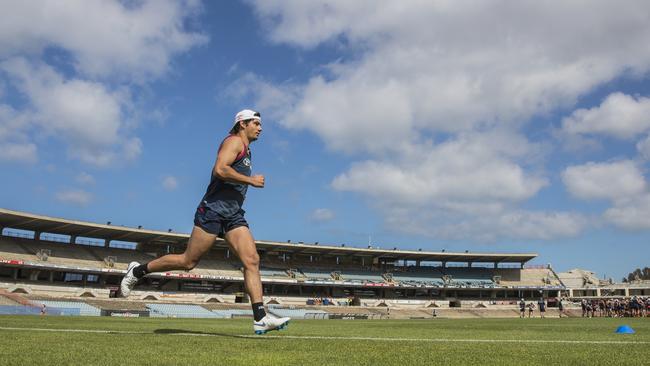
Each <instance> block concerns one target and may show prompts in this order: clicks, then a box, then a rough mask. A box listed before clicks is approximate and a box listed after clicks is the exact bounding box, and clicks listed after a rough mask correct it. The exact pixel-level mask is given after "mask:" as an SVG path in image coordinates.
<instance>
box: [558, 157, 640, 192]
mask: <svg viewBox="0 0 650 366" xmlns="http://www.w3.org/2000/svg"><path fill="white" fill-rule="evenodd" d="M562 181H563V182H564V184H565V185H566V187H567V189H568V191H569V192H570V193H571V195H573V196H575V197H577V198H580V199H584V200H591V199H609V200H617V199H621V198H625V197H631V196H637V195H639V194H641V193H643V192H644V191H645V189H646V182H645V178H644V177H643V174H641V172H640V171H639V169H638V168H637V167H636V165H635V164H634V162H633V161H630V160H623V161H618V162H613V163H593V162H592V163H588V164H584V165H578V166H571V167H568V168H566V169H565V170H564V172H562Z"/></svg>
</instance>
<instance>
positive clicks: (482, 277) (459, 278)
mask: <svg viewBox="0 0 650 366" xmlns="http://www.w3.org/2000/svg"><path fill="white" fill-rule="evenodd" d="M441 270H442V271H443V272H444V273H445V274H447V275H449V276H451V278H452V281H451V283H452V284H457V285H460V286H469V287H485V286H491V285H493V284H494V282H493V281H492V277H493V275H494V271H493V269H490V268H479V267H476V268H468V267H447V268H442V269H441Z"/></svg>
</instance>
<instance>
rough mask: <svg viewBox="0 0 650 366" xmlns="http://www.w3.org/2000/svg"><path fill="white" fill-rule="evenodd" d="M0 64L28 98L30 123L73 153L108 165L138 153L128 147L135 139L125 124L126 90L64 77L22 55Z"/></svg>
mask: <svg viewBox="0 0 650 366" xmlns="http://www.w3.org/2000/svg"><path fill="white" fill-rule="evenodd" d="M0 69H1V70H3V71H5V72H6V73H7V74H8V75H9V76H10V78H11V79H12V80H13V81H14V83H15V85H16V87H17V88H18V89H19V90H20V91H21V92H22V93H23V94H24V95H25V96H26V97H27V99H28V100H29V102H30V107H31V109H30V110H29V111H24V112H23V113H24V114H27V115H28V116H29V120H30V125H31V126H33V127H34V128H36V129H37V131H38V132H40V133H44V134H46V135H51V136H54V137H57V138H60V139H62V140H63V141H65V142H66V143H67V144H68V147H69V148H68V154H69V155H70V156H71V157H72V158H75V159H78V160H81V161H83V162H86V163H89V164H93V165H98V166H106V165H110V164H112V163H113V162H114V161H115V160H117V159H119V158H120V157H124V158H125V159H127V160H132V159H134V158H136V157H137V156H138V155H139V148H137V149H134V148H133V147H132V145H133V141H139V139H137V138H133V137H128V134H129V133H130V131H128V129H127V127H126V126H125V119H126V118H125V114H126V113H127V112H126V111H127V109H128V104H129V96H128V95H125V94H124V93H120V92H111V91H109V90H108V89H107V88H106V87H105V86H104V85H103V84H101V83H97V82H89V81H84V80H80V79H68V80H66V79H64V78H63V77H62V76H61V75H60V74H59V73H57V72H56V71H55V70H54V69H53V68H52V67H50V66H48V65H45V64H31V63H29V62H28V61H26V60H25V59H22V58H16V59H11V60H8V61H5V62H2V63H1V64H0ZM136 145H137V143H136Z"/></svg>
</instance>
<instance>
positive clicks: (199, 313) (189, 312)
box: [147, 304, 219, 318]
mask: <svg viewBox="0 0 650 366" xmlns="http://www.w3.org/2000/svg"><path fill="white" fill-rule="evenodd" d="M147 307H148V308H149V310H150V313H149V316H151V317H157V318H219V316H218V315H217V314H215V313H213V312H211V311H210V310H207V309H204V308H202V307H201V306H199V305H184V304H147Z"/></svg>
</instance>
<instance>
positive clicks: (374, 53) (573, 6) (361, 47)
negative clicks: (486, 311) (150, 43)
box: [233, 0, 650, 238]
mask: <svg viewBox="0 0 650 366" xmlns="http://www.w3.org/2000/svg"><path fill="white" fill-rule="evenodd" d="M250 2H251V3H252V4H253V6H254V8H255V11H256V13H257V15H258V17H259V18H260V19H261V20H262V22H263V23H264V24H265V25H266V27H267V29H268V33H267V34H268V37H269V38H270V39H271V40H272V41H274V42H277V43H286V44H289V45H292V46H295V47H298V48H303V49H306V50H311V49H314V48H316V47H320V46H325V47H329V46H331V50H332V51H333V52H334V53H335V54H337V55H338V54H342V55H346V56H345V57H341V58H339V59H335V60H331V61H330V63H329V64H327V65H325V66H324V67H323V68H322V69H321V70H317V71H316V72H315V73H314V75H313V76H311V77H310V78H309V79H308V80H306V81H304V82H295V81H289V82H282V83H280V84H277V85H274V83H273V82H272V81H269V80H266V79H263V78H261V77H258V76H255V75H246V76H244V77H243V78H242V79H246V80H247V81H249V83H234V84H233V85H237V86H238V87H240V88H241V89H239V90H238V93H240V94H241V95H246V96H247V97H248V96H253V97H254V98H255V100H256V101H257V102H258V103H256V105H258V106H259V108H260V109H262V110H264V111H265V113H267V115H268V114H269V112H270V115H272V116H274V119H277V120H278V121H279V122H280V123H281V124H282V125H283V126H284V127H285V128H288V129H302V130H307V131H311V132H313V133H315V134H316V135H318V136H319V137H320V138H321V139H322V140H323V141H324V142H325V144H326V146H327V147H328V148H329V149H332V150H334V151H339V152H345V153H349V154H359V155H361V156H363V158H362V159H364V161H357V162H355V163H353V164H352V165H351V166H350V167H349V169H348V170H347V171H345V172H342V173H341V174H339V175H338V176H337V177H336V178H335V179H334V180H333V183H332V186H333V187H334V188H335V189H338V190H345V191H351V192H356V193H358V194H360V195H362V196H364V197H367V198H369V202H373V204H374V205H376V207H378V209H379V210H380V211H381V213H382V215H383V216H384V218H385V220H386V222H387V223H389V224H391V223H393V224H391V226H392V227H394V228H396V229H397V230H401V231H408V232H410V233H429V234H431V233H437V234H440V235H443V234H444V235H445V236H453V235H448V234H449V232H447V234H445V233H444V232H443V231H444V230H443V229H444V228H445V227H453V224H454V223H466V224H467V227H466V228H463V230H462V231H461V232H462V233H463V234H462V235H465V234H467V233H469V234H467V237H486V238H487V237H491V238H494V237H499V236H520V237H522V238H523V237H525V235H526V234H525V233H528V234H527V235H530V236H531V237H534V238H551V237H553V236H554V235H556V236H572V235H575V234H576V233H577V232H579V231H580V230H582V228H583V227H584V226H585V225H586V224H587V222H588V220H586V219H585V218H584V217H582V216H581V215H578V214H574V213H568V212H552V211H548V212H536V211H525V210H521V209H520V208H519V207H518V206H519V205H521V204H522V203H523V202H525V201H527V200H529V199H531V198H533V197H534V196H535V195H536V194H537V193H538V192H539V191H540V190H541V189H542V188H543V187H545V186H546V185H547V184H548V181H549V179H547V178H546V177H545V176H544V174H545V171H544V169H543V168H540V166H539V164H543V159H544V154H545V153H544V151H545V149H548V147H544V146H538V145H537V144H534V143H532V142H531V141H530V140H528V139H527V138H525V137H524V136H523V132H522V130H523V129H522V126H524V125H525V124H526V123H528V121H530V120H531V118H532V117H534V116H538V115H544V114H547V113H549V112H552V111H555V110H559V109H561V108H568V107H572V106H573V105H574V104H575V101H576V100H577V99H578V98H579V97H581V96H583V95H585V94H587V93H589V92H591V91H592V90H593V88H594V87H596V86H599V85H602V84H603V83H606V82H608V81H611V80H612V79H614V78H616V77H618V76H620V75H622V74H626V73H631V74H636V75H641V74H643V73H645V72H647V71H649V70H650V49H649V48H647V47H639V45H640V44H645V43H647V40H648V39H650V24H649V23H648V22H647V19H645V16H642V15H641V14H644V13H646V12H645V11H640V9H646V10H647V9H649V8H650V7H649V6H648V4H647V3H646V2H643V1H637V2H634V4H629V5H630V6H629V7H628V6H626V7H621V6H620V5H618V4H614V3H611V2H607V1H595V2H594V1H592V2H589V3H588V5H587V3H582V2H570V3H567V2H562V3H548V2H538V1H517V2H508V1H497V2H496V3H495V2H489V3H488V2H480V1H475V2H457V1H448V2H428V1H418V0H413V1H403V2H394V1H393V2H391V1H386V2H380V3H377V2H376V1H352V2H350V1H308V2H304V1H284V0H283V1H279V0H263V1H262V0H251V1H250ZM576 19H580V21H576ZM549 24H553V26H552V27H549V26H548V25H549ZM337 51H342V52H340V53H337ZM350 55H351V56H350ZM639 101H641V99H638V100H637V102H639ZM477 136H483V138H480V137H477ZM432 141H433V142H432ZM441 141H442V142H441ZM396 205H398V206H399V207H396ZM413 210H418V215H420V219H418V220H410V221H409V217H411V216H412V213H413ZM475 212H482V213H486V214H490V215H492V216H491V217H489V218H487V219H484V220H482V219H481V218H480V217H478V216H477V215H476V214H475ZM424 218H426V219H424ZM452 218H453V219H452ZM483 222H484V223H485V224H481V223H483ZM503 223H511V225H516V227H510V228H508V227H506V226H504V225H505V224H503ZM450 225H451V226H450ZM473 225H477V226H476V227H480V228H481V229H480V231H479V230H471V228H472V227H473ZM407 228H408V229H407ZM452 231H454V230H452ZM454 232H456V233H458V232H457V231H454Z"/></svg>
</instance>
